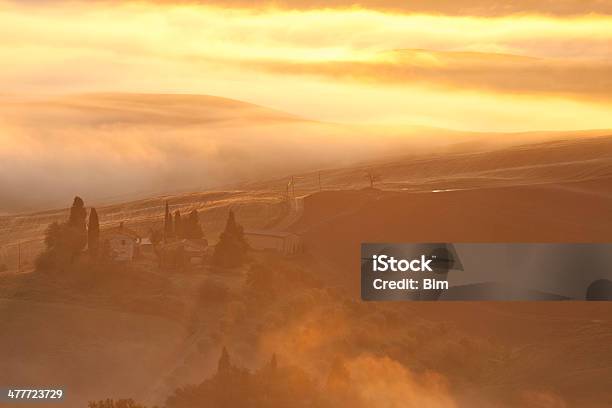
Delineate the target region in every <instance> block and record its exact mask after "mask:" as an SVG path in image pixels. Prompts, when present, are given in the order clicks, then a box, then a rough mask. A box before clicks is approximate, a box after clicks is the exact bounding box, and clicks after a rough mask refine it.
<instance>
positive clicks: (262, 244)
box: [244, 230, 302, 255]
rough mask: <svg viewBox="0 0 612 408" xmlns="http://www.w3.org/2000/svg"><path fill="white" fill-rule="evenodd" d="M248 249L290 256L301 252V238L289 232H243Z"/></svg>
mask: <svg viewBox="0 0 612 408" xmlns="http://www.w3.org/2000/svg"><path fill="white" fill-rule="evenodd" d="M244 237H245V239H246V240H247V242H248V243H249V245H250V247H251V248H253V249H256V250H266V249H268V250H274V251H278V252H280V253H283V254H286V255H292V254H296V253H298V252H300V251H301V250H302V240H301V238H300V237H299V236H298V235H296V234H293V233H291V232H278V231H264V230H250V231H245V232H244Z"/></svg>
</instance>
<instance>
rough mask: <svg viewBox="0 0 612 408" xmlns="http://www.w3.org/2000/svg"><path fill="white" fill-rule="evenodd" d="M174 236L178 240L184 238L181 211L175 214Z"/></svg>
mask: <svg viewBox="0 0 612 408" xmlns="http://www.w3.org/2000/svg"><path fill="white" fill-rule="evenodd" d="M174 235H175V236H176V237H177V238H184V231H183V222H182V221H181V212H180V211H179V210H176V211H175V212H174Z"/></svg>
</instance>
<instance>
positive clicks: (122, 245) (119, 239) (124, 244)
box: [100, 222, 140, 262]
mask: <svg viewBox="0 0 612 408" xmlns="http://www.w3.org/2000/svg"><path fill="white" fill-rule="evenodd" d="M100 242H102V248H105V247H107V248H108V251H109V256H110V258H111V259H113V260H115V261H124V262H128V261H132V260H134V258H135V257H137V256H138V247H139V245H140V236H139V235H138V233H137V232H136V231H134V230H131V229H129V228H127V227H125V226H124V225H123V222H122V223H120V224H119V226H118V227H115V228H109V229H106V230H102V231H101V232H100Z"/></svg>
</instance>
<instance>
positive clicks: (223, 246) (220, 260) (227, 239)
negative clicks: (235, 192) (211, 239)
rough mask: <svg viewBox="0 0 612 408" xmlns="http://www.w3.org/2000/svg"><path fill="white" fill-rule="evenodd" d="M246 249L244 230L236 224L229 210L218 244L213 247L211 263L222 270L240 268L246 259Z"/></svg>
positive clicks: (232, 213)
mask: <svg viewBox="0 0 612 408" xmlns="http://www.w3.org/2000/svg"><path fill="white" fill-rule="evenodd" d="M247 248H248V245H247V242H246V240H245V239H244V230H243V228H242V226H241V225H239V224H238V223H237V222H236V218H235V216H234V212H233V211H231V210H230V212H229V216H228V217H227V223H226V224H225V230H224V231H223V232H222V233H221V236H220V237H219V242H218V243H217V245H216V246H215V252H214V254H213V263H214V264H215V265H217V266H221V267H224V268H231V267H236V266H240V265H242V264H243V263H244V261H245V259H246V252H247Z"/></svg>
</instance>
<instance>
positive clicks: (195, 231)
mask: <svg viewBox="0 0 612 408" xmlns="http://www.w3.org/2000/svg"><path fill="white" fill-rule="evenodd" d="M182 230H183V235H184V237H185V238H188V239H200V238H202V237H204V233H203V232H202V227H201V226H200V216H199V215H198V210H193V211H191V212H190V213H189V216H188V217H187V218H184V219H183V220H182Z"/></svg>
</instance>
